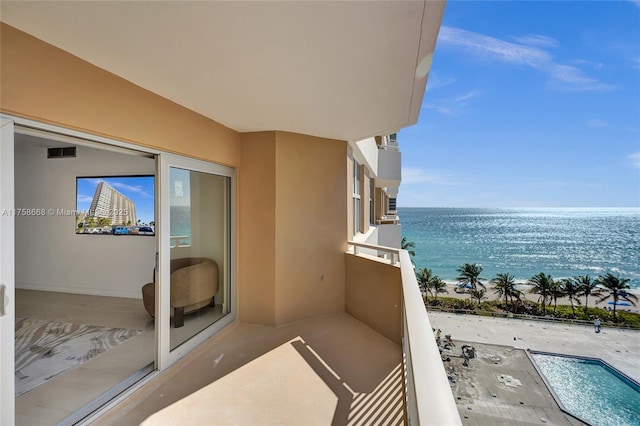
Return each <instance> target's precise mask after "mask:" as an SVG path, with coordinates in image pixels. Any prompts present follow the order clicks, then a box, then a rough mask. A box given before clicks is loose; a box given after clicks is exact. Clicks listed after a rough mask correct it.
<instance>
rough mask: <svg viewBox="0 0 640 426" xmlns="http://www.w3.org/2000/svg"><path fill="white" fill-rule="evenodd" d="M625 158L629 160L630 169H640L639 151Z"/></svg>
mask: <svg viewBox="0 0 640 426" xmlns="http://www.w3.org/2000/svg"><path fill="white" fill-rule="evenodd" d="M627 158H629V160H631V167H633V168H634V169H640V151H638V152H634V153H633V154H631V155H629V157H627Z"/></svg>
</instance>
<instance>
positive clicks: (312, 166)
mask: <svg viewBox="0 0 640 426" xmlns="http://www.w3.org/2000/svg"><path fill="white" fill-rule="evenodd" d="M345 158H347V143H346V142H344V141H338V140H329V139H323V138H317V137H311V136H305V135H300V134H294V133H286V132H276V194H275V195H276V282H277V285H276V323H277V324H278V325H279V324H285V323H288V322H292V321H298V320H300V319H303V318H310V317H314V316H320V315H326V314H331V313H336V312H344V285H345V269H344V252H345V251H346V249H347V246H346V237H347V217H346V216H345V212H346V211H347V205H346V202H345V201H346V198H347V194H346V193H347V179H346V175H345V167H344V160H345Z"/></svg>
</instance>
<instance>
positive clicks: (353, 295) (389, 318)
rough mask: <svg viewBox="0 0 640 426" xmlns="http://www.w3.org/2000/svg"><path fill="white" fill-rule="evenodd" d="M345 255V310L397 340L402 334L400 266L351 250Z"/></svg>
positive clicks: (399, 339)
mask: <svg viewBox="0 0 640 426" xmlns="http://www.w3.org/2000/svg"><path fill="white" fill-rule="evenodd" d="M344 256H345V258H346V286H345V311H346V312H347V313H348V314H349V315H351V316H353V317H354V318H356V319H358V320H360V321H362V322H363V323H365V324H366V325H368V326H369V327H371V328H373V329H374V330H376V331H377V332H378V333H380V334H382V335H383V336H386V337H387V338H389V339H391V340H393V341H394V342H396V343H401V335H402V322H401V321H402V277H401V276H400V268H399V267H397V266H394V265H390V264H389V263H388V261H382V260H380V261H378V260H376V259H369V258H365V257H362V256H356V255H353V254H348V253H347V254H344Z"/></svg>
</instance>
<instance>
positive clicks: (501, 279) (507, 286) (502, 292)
mask: <svg viewBox="0 0 640 426" xmlns="http://www.w3.org/2000/svg"><path fill="white" fill-rule="evenodd" d="M491 284H493V291H494V293H495V294H496V295H498V297H503V296H504V304H505V306H506V305H507V298H512V297H513V296H514V295H515V294H516V292H517V291H518V290H517V289H516V281H515V277H514V276H513V275H511V274H497V275H496V277H495V278H494V279H492V280H491Z"/></svg>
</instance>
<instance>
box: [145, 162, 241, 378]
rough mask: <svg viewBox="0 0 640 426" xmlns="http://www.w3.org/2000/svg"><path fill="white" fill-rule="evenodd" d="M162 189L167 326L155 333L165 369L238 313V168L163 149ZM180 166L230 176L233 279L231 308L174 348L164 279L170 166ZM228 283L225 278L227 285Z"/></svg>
mask: <svg viewBox="0 0 640 426" xmlns="http://www.w3.org/2000/svg"><path fill="white" fill-rule="evenodd" d="M159 165H160V167H159V170H158V175H159V179H158V180H159V182H160V185H159V191H158V198H159V203H158V206H159V208H160V211H159V224H160V232H159V235H160V237H159V238H158V242H159V248H158V255H159V256H158V259H159V260H158V270H159V271H160V277H159V279H160V281H159V282H160V285H159V286H157V287H159V289H158V288H156V312H160V315H158V317H157V320H158V321H161V323H162V324H165V325H166V326H165V327H156V333H158V336H157V340H158V342H159V345H158V346H159V348H160V352H159V358H158V367H159V369H160V370H164V369H165V368H166V367H168V366H170V365H171V364H173V363H175V362H176V361H178V360H179V359H180V358H182V357H183V356H185V355H186V354H188V353H189V352H191V351H192V350H194V349H195V348H196V347H198V346H200V345H201V344H202V343H204V342H205V341H206V340H207V339H209V338H211V337H213V336H214V335H215V334H216V333H218V332H220V331H221V330H222V329H223V328H225V327H227V326H228V325H230V324H231V323H233V322H234V321H235V319H236V316H237V310H236V307H237V303H236V295H237V292H236V286H235V285H234V283H235V270H236V256H235V244H234V241H236V210H235V206H236V189H235V188H236V171H235V169H233V168H231V167H227V166H223V165H220V164H214V163H209V162H206V161H202V160H196V159H193V158H187V157H181V156H178V155H175V154H167V153H161V154H160V155H159ZM172 167H177V168H180V169H184V170H188V171H194V172H200V173H206V174H213V175H217V176H223V177H228V178H229V179H230V188H229V224H228V226H229V230H228V231H229V232H228V238H229V247H228V248H227V249H228V253H229V254H228V258H229V259H228V262H225V267H226V266H227V264H228V267H229V269H230V270H229V282H230V284H231V285H230V287H231V289H230V292H231V295H230V299H229V300H230V302H231V306H230V312H229V313H228V314H227V315H225V316H224V317H222V318H220V319H219V320H218V321H216V322H214V323H213V324H211V325H210V326H209V327H207V328H206V329H204V330H202V331H201V332H200V333H198V334H196V335H195V336H193V337H191V338H190V339H189V340H187V341H186V342H184V343H182V344H180V345H179V346H178V347H176V348H175V349H173V350H171V345H170V332H171V329H170V324H169V318H170V315H171V309H170V306H169V297H170V296H169V284H166V285H165V282H168V281H169V276H170V271H169V265H170V262H171V248H170V243H171V241H170V238H169V237H170V234H171V233H170V221H169V218H170V211H169V210H170V205H169V200H170V194H171V185H170V183H171V181H170V179H169V174H170V169H171V168H172ZM226 284H227V283H226V282H225V283H224V285H226Z"/></svg>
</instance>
